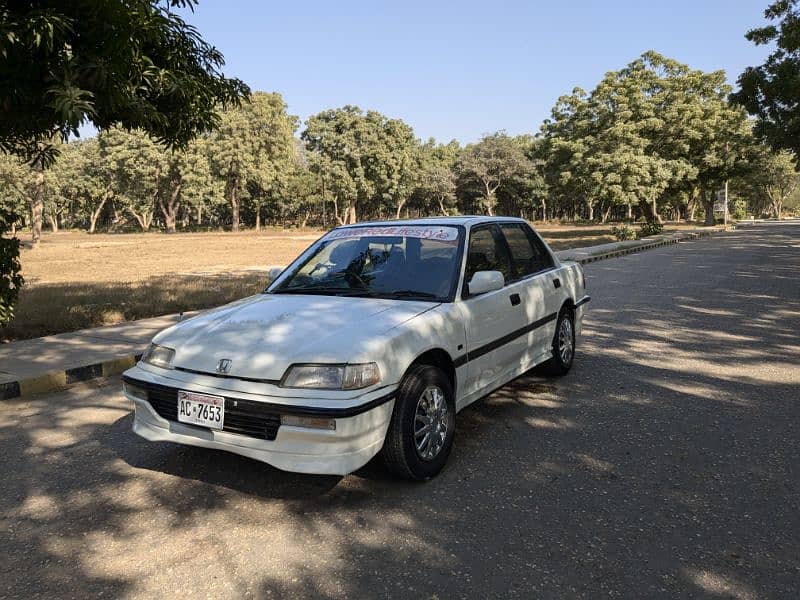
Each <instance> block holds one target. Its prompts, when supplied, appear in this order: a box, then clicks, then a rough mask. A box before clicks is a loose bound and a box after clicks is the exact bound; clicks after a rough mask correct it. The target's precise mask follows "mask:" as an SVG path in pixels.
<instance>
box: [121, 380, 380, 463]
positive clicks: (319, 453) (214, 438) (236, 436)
mask: <svg viewBox="0 0 800 600" xmlns="http://www.w3.org/2000/svg"><path fill="white" fill-rule="evenodd" d="M123 379H124V380H125V381H127V382H129V383H132V384H134V385H137V386H139V387H143V388H145V389H150V390H152V389H153V388H154V387H158V388H159V389H160V390H162V391H163V390H165V389H167V390H174V391H175V394H176V395H177V390H178V389H182V390H189V391H196V392H202V393H208V394H216V395H220V396H224V397H225V399H226V413H227V410H228V406H229V402H231V403H233V402H237V401H238V403H244V402H247V403H249V406H250V407H253V406H255V405H256V404H257V405H259V408H261V407H263V409H264V411H268V412H269V413H270V415H274V416H276V417H277V418H278V420H279V418H280V415H299V416H311V417H316V418H328V419H332V420H334V421H335V429H330V430H329V429H313V428H308V427H297V426H290V425H283V424H281V425H279V426H278V427H277V433H276V432H275V431H272V432H271V433H270V434H269V435H268V436H266V437H267V438H272V439H266V438H265V437H255V436H253V435H243V434H240V433H233V432H230V431H225V430H215V429H208V428H205V427H200V426H195V425H189V424H186V423H179V422H178V421H177V420H172V419H171V418H170V419H167V418H164V416H163V413H164V410H163V407H161V406H159V403H158V402H156V401H155V399H152V404H151V402H150V401H145V400H143V399H141V398H137V397H135V396H133V395H131V394H129V393H125V396H126V397H127V398H128V399H129V400H131V401H132V402H133V405H134V408H135V416H134V421H133V431H134V432H135V433H136V434H138V435H140V436H142V437H143V438H145V439H147V440H151V441H167V442H175V443H179V444H186V445H190V446H200V447H203V448H214V449H218V450H227V451H228V452H233V453H235V454H240V455H242V456H247V457H250V458H253V459H255V460H259V461H262V462H265V463H268V464H270V465H272V466H274V467H277V468H278V469H282V470H285V471H293V472H297V473H312V474H325V475H346V474H348V473H352V472H353V471H355V470H357V469H359V468H360V467H362V466H363V465H365V464H366V463H367V462H369V460H370V459H371V458H372V457H373V456H375V455H376V454H377V453H378V451H379V450H380V449H381V447H382V446H383V441H384V439H385V437H386V431H387V429H388V427H389V421H390V420H391V416H392V410H393V408H394V397H393V394H394V390H391V391H389V392H387V390H386V389H383V390H377V391H374V392H371V393H366V394H363V396H362V397H359V398H358V400H361V402H360V403H359V404H356V403H355V400H356V399H353V400H351V401H350V402H347V403H346V404H347V406H345V407H332V406H330V404H331V403H330V402H317V403H316V404H323V405H327V406H318V405H317V406H315V403H314V401H313V399H304V400H302V401H298V400H293V401H292V402H291V403H287V402H286V400H287V399H285V398H276V397H270V396H262V397H260V398H259V397H258V396H257V395H255V394H252V393H249V394H235V395H234V394H231V392H230V391H229V390H226V389H219V388H210V387H209V386H207V385H198V384H192V383H191V382H188V381H175V380H174V379H171V378H169V377H163V376H158V375H155V374H153V373H152V372H150V370H144V369H141V368H139V367H134V368H133V369H130V370H128V371H126V373H125V374H124V376H123ZM149 393H152V392H149ZM275 400H280V402H275ZM162 401H163V398H162ZM154 406H158V407H159V408H158V410H156V408H154ZM159 412H161V413H162V414H159Z"/></svg>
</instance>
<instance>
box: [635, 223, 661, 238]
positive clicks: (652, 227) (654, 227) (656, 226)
mask: <svg viewBox="0 0 800 600" xmlns="http://www.w3.org/2000/svg"><path fill="white" fill-rule="evenodd" d="M663 232H664V225H662V224H661V223H657V222H655V221H647V222H645V223H642V224H641V225H639V231H637V232H636V237H637V238H643V237H648V236H651V235H660V234H661V233H663Z"/></svg>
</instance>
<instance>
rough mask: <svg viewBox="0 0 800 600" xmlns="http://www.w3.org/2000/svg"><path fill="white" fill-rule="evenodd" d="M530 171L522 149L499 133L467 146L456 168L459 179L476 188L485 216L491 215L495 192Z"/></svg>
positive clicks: (495, 198) (531, 166)
mask: <svg viewBox="0 0 800 600" xmlns="http://www.w3.org/2000/svg"><path fill="white" fill-rule="evenodd" d="M532 168H533V165H532V163H531V161H530V160H529V159H528V157H527V156H526V155H525V152H524V151H523V149H522V147H521V146H520V145H519V144H518V143H516V142H515V141H514V139H513V138H511V137H509V136H508V135H507V134H506V133H505V132H502V131H500V132H497V133H492V134H489V135H485V136H484V137H483V138H482V139H481V140H480V141H479V142H478V143H477V144H471V145H469V146H467V147H466V148H465V149H464V152H463V153H462V155H461V160H460V161H459V167H458V169H459V172H460V174H461V176H462V177H463V178H464V179H465V180H466V181H468V182H472V183H473V184H474V185H475V186H477V187H478V189H479V194H480V198H481V204H482V205H483V209H484V211H486V214H487V215H493V214H494V211H495V207H496V206H497V196H496V192H497V189H498V188H499V187H500V186H501V185H503V184H504V183H508V182H510V181H511V180H512V179H514V178H517V177H525V176H527V175H529V174H530V172H531V170H532Z"/></svg>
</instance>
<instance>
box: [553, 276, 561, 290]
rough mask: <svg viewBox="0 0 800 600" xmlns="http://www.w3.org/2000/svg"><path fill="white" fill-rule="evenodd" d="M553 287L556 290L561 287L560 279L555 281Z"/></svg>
mask: <svg viewBox="0 0 800 600" xmlns="http://www.w3.org/2000/svg"><path fill="white" fill-rule="evenodd" d="M553 287H554V288H556V289H558V288H560V287H561V280H560V279H559V278H558V277H556V278H555V279H553Z"/></svg>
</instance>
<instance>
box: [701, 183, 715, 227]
mask: <svg viewBox="0 0 800 600" xmlns="http://www.w3.org/2000/svg"><path fill="white" fill-rule="evenodd" d="M700 201H701V202H702V203H703V209H704V210H705V212H706V217H705V224H706V225H714V222H715V221H714V194H711V198H710V199H709V194H708V193H707V192H706V190H702V191H701V192H700Z"/></svg>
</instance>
